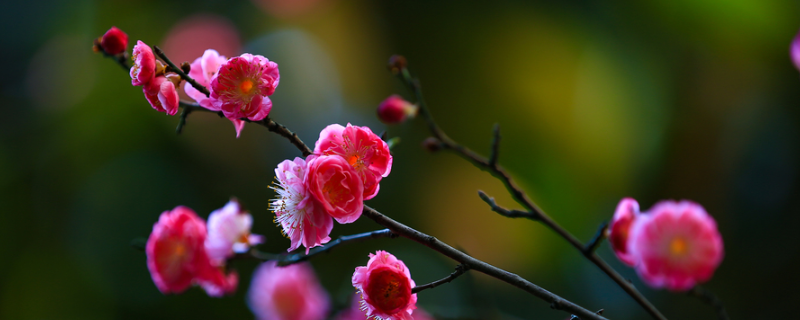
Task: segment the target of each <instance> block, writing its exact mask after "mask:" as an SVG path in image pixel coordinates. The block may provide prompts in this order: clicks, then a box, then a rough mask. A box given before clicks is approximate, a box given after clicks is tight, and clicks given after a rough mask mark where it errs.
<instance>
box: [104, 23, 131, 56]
mask: <svg viewBox="0 0 800 320" xmlns="http://www.w3.org/2000/svg"><path fill="white" fill-rule="evenodd" d="M100 46H101V47H102V48H103V51H105V52H106V53H108V54H111V55H115V54H120V53H122V52H124V51H125V49H127V48H128V35H127V34H125V32H122V30H120V29H118V28H117V27H111V29H108V31H106V34H104V35H103V38H102V39H101V40H100Z"/></svg>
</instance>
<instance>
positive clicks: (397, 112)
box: [378, 94, 418, 124]
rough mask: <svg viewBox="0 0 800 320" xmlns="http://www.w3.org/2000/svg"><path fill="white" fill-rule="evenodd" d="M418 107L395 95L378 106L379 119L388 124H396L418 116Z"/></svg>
mask: <svg viewBox="0 0 800 320" xmlns="http://www.w3.org/2000/svg"><path fill="white" fill-rule="evenodd" d="M417 109H418V108H417V106H415V105H413V104H411V102H408V101H406V100H404V99H403V98H401V97H400V96H398V95H396V94H393V95H391V96H389V97H388V98H386V100H383V102H381V104H380V105H378V119H381V122H383V123H386V124H396V123H402V122H404V121H406V118H409V117H410V118H413V117H414V116H416V115H417Z"/></svg>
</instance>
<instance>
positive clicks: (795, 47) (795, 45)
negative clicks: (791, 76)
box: [789, 32, 800, 70]
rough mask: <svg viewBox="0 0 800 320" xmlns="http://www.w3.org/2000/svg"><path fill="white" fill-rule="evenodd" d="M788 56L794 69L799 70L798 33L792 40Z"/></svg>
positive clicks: (799, 48) (799, 37) (799, 50)
mask: <svg viewBox="0 0 800 320" xmlns="http://www.w3.org/2000/svg"><path fill="white" fill-rule="evenodd" d="M789 55H790V56H791V58H792V62H793V63H794V67H795V68H797V69H798V70H800V32H798V33H797V35H796V36H794V39H793V40H792V45H791V46H790V47H789Z"/></svg>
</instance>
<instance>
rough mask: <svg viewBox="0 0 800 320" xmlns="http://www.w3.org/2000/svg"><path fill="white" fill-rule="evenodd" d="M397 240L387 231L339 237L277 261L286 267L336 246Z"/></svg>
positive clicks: (394, 235)
mask: <svg viewBox="0 0 800 320" xmlns="http://www.w3.org/2000/svg"><path fill="white" fill-rule="evenodd" d="M387 237H388V238H397V234H395V233H393V232H392V231H391V230H389V229H383V230H377V231H372V232H364V233H359V234H354V235H350V236H341V237H339V238H338V239H336V240H333V241H331V242H328V243H326V244H325V245H323V246H320V247H315V248H312V249H311V250H310V251H309V252H308V253H307V254H305V253H296V254H291V255H286V256H282V257H281V258H280V259H278V265H279V266H287V265H290V264H294V263H298V262H302V261H306V260H308V259H310V258H311V257H313V256H315V255H318V254H320V253H326V252H330V251H331V250H333V248H335V247H336V246H338V245H341V244H345V243H351V242H359V241H364V240H369V239H377V238H387Z"/></svg>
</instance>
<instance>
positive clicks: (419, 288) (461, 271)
mask: <svg viewBox="0 0 800 320" xmlns="http://www.w3.org/2000/svg"><path fill="white" fill-rule="evenodd" d="M468 270H469V266H467V265H465V264H459V265H457V266H456V271H453V273H451V274H450V275H449V276H447V277H445V278H443V279H439V280H436V281H434V282H431V283H428V284H424V285H421V286H416V287H414V289H411V293H417V292H420V291H422V290H425V289H433V288H436V287H438V286H440V285H443V284H445V283H448V282H450V281H453V279H455V278H458V276H460V275H462V274H464V273H465V272H467V271H468Z"/></svg>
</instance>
